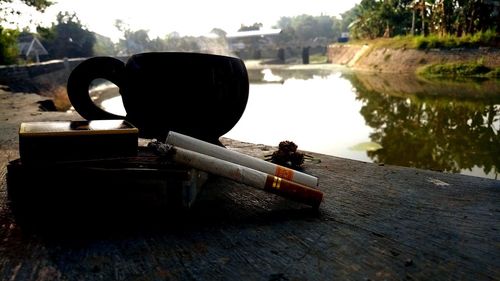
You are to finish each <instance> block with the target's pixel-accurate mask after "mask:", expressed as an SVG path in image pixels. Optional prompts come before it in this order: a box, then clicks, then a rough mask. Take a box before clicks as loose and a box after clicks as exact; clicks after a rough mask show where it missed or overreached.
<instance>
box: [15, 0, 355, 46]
mask: <svg viewBox="0 0 500 281" xmlns="http://www.w3.org/2000/svg"><path fill="white" fill-rule="evenodd" d="M55 2H56V3H55V4H53V5H52V6H50V7H49V8H47V9H46V11H45V13H39V12H36V11H35V10H34V9H32V8H29V7H25V5H24V6H23V5H20V3H21V2H20V1H19V0H15V1H13V3H12V4H10V6H13V7H15V8H16V9H17V10H20V11H21V12H22V14H21V16H20V17H19V16H18V17H17V18H15V17H14V18H12V17H11V18H10V19H11V20H12V21H15V22H17V27H18V28H20V29H22V28H24V27H26V26H29V27H30V28H31V29H32V31H34V28H35V27H36V25H42V26H50V25H51V23H52V22H55V20H56V15H57V13H58V12H66V11H67V12H70V13H73V12H74V13H76V15H77V16H78V18H79V19H80V21H81V22H82V24H83V25H84V26H85V27H86V28H88V29H89V30H90V31H93V32H96V33H98V34H101V35H104V36H107V37H110V38H111V39H112V40H113V41H117V40H118V39H119V38H120V37H121V35H122V34H121V32H120V31H118V30H117V29H116V27H115V26H114V22H115V20H117V19H120V20H123V21H124V22H125V23H127V24H128V25H129V26H130V28H131V29H132V30H139V29H145V30H148V31H149V34H150V37H152V38H156V37H164V36H165V35H167V34H169V33H171V32H178V33H179V34H181V35H183V36H184V35H192V36H200V35H204V34H208V33H209V32H210V31H211V30H212V29H213V28H221V29H223V30H225V31H226V32H235V31H237V29H238V28H239V27H240V26H241V25H242V24H244V25H252V24H254V23H256V22H259V23H262V24H263V27H264V28H272V27H273V25H275V24H276V23H277V22H278V20H279V19H280V18H281V17H284V16H288V17H293V16H297V15H301V14H309V15H313V16H319V15H322V14H323V15H328V16H339V15H340V14H341V13H343V12H345V11H347V10H349V9H350V8H352V7H354V5H355V4H356V3H358V2H359V0H348V1H340V0H337V1H332V0H330V1H327V0H312V1H263V0H255V1H246V2H242V1H238V2H236V1H230V0H218V1H210V2H205V1H194V0H184V1H176V2H163V1H155V0H142V1H130V0H122V1H120V0H109V1H97V0H87V1H82V0H76V1H75V0H73V1H72V0H59V1H55ZM30 21H31V23H30ZM11 27H16V25H14V26H12V25H11Z"/></svg>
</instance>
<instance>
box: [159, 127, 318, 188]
mask: <svg viewBox="0 0 500 281" xmlns="http://www.w3.org/2000/svg"><path fill="white" fill-rule="evenodd" d="M165 142H166V143H167V144H170V145H173V146H176V147H181V148H185V149H188V150H192V151H195V152H199V153H202V154H205V155H209V156H212V157H215V158H218V159H222V160H225V161H229V162H232V163H235V164H239V165H242V166H246V167H249V168H251V169H255V170H258V171H261V172H264V173H266V174H270V175H273V176H276V177H279V178H281V179H284V180H288V181H292V182H296V183H299V184H302V185H306V186H310V187H317V186H318V178H317V177H315V176H312V175H309V174H306V173H302V172H299V171H295V170H292V169H290V168H287V167H283V166H281V165H276V164H274V163H270V162H267V161H265V160H262V159H259V158H255V157H252V156H249V155H246V154H243V153H240V152H237V151H233V150H229V149H227V148H224V147H221V146H218V145H215V144H211V143H209V142H205V141H202V140H199V139H196V138H193V137H190V136H187V135H183V134H180V133H177V132H174V131H170V132H169V133H168V135H167V140H166V141H165Z"/></svg>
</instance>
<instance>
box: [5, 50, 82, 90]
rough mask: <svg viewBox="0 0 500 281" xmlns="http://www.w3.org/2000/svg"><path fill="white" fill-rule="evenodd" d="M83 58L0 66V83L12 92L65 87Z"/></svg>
mask: <svg viewBox="0 0 500 281" xmlns="http://www.w3.org/2000/svg"><path fill="white" fill-rule="evenodd" d="M83 60H85V59H84V58H78V59H65V60H54V61H48V62H42V63H38V64H28V65H13V66H10V65H9V66H0V85H4V86H7V87H8V88H9V90H10V91H12V92H30V93H38V94H41V93H44V92H47V91H50V90H51V89H54V88H57V87H59V86H64V87H66V83H67V81H68V77H69V74H70V73H71V71H72V70H73V69H74V68H75V67H76V66H77V65H78V64H80V62H82V61H83Z"/></svg>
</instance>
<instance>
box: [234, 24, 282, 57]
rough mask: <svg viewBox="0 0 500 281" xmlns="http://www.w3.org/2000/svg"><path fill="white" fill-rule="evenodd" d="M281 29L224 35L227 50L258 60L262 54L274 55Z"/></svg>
mask: <svg viewBox="0 0 500 281" xmlns="http://www.w3.org/2000/svg"><path fill="white" fill-rule="evenodd" d="M280 34H281V29H263V30H249V31H238V32H234V33H228V34H226V40H227V43H228V46H229V50H230V51H232V52H235V53H237V54H239V55H240V56H243V57H251V58H256V59H258V58H260V56H262V55H263V53H267V52H271V50H272V54H273V56H274V55H275V52H276V49H277V39H278V37H279V35H280Z"/></svg>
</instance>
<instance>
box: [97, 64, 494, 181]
mask: <svg viewBox="0 0 500 281" xmlns="http://www.w3.org/2000/svg"><path fill="white" fill-rule="evenodd" d="M249 76H250V94H249V99H248V104H247V107H246V109H245V112H244V114H243V116H242V117H241V119H240V120H239V122H238V123H237V124H236V126H235V127H234V128H233V129H232V130H231V131H230V132H228V133H227V134H226V135H224V136H225V137H228V138H232V139H237V140H240V141H244V142H251V143H260V144H267V145H274V146H277V145H278V144H279V142H280V141H283V140H290V141H293V142H295V143H296V144H297V145H298V147H299V150H306V151H312V152H318V153H323V154H328V155H333V156H338V157H343V158H349V159H355V160H360V161H365V162H375V163H384V164H391V165H400V166H408V167H417V168H423V169H430V170H438V171H443V172H452V173H462V174H468V175H475V176H479V177H486V178H495V179H498V173H499V170H500V83H499V82H498V81H495V80H485V81H477V80H476V81H444V80H439V81H435V80H425V79H421V78H417V77H414V76H412V75H408V76H407V75H398V74H389V75H382V74H368V73H355V72H351V71H348V70H347V69H345V68H342V67H335V66H331V65H323V66H314V65H309V66H295V67H286V68H283V67H277V68H273V69H271V68H264V69H249ZM108 97H109V95H108ZM101 104H102V107H104V108H105V109H107V110H108V111H112V112H114V113H118V114H122V115H123V114H124V109H123V105H122V104H121V99H120V97H114V98H106V99H105V100H103V101H101Z"/></svg>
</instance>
